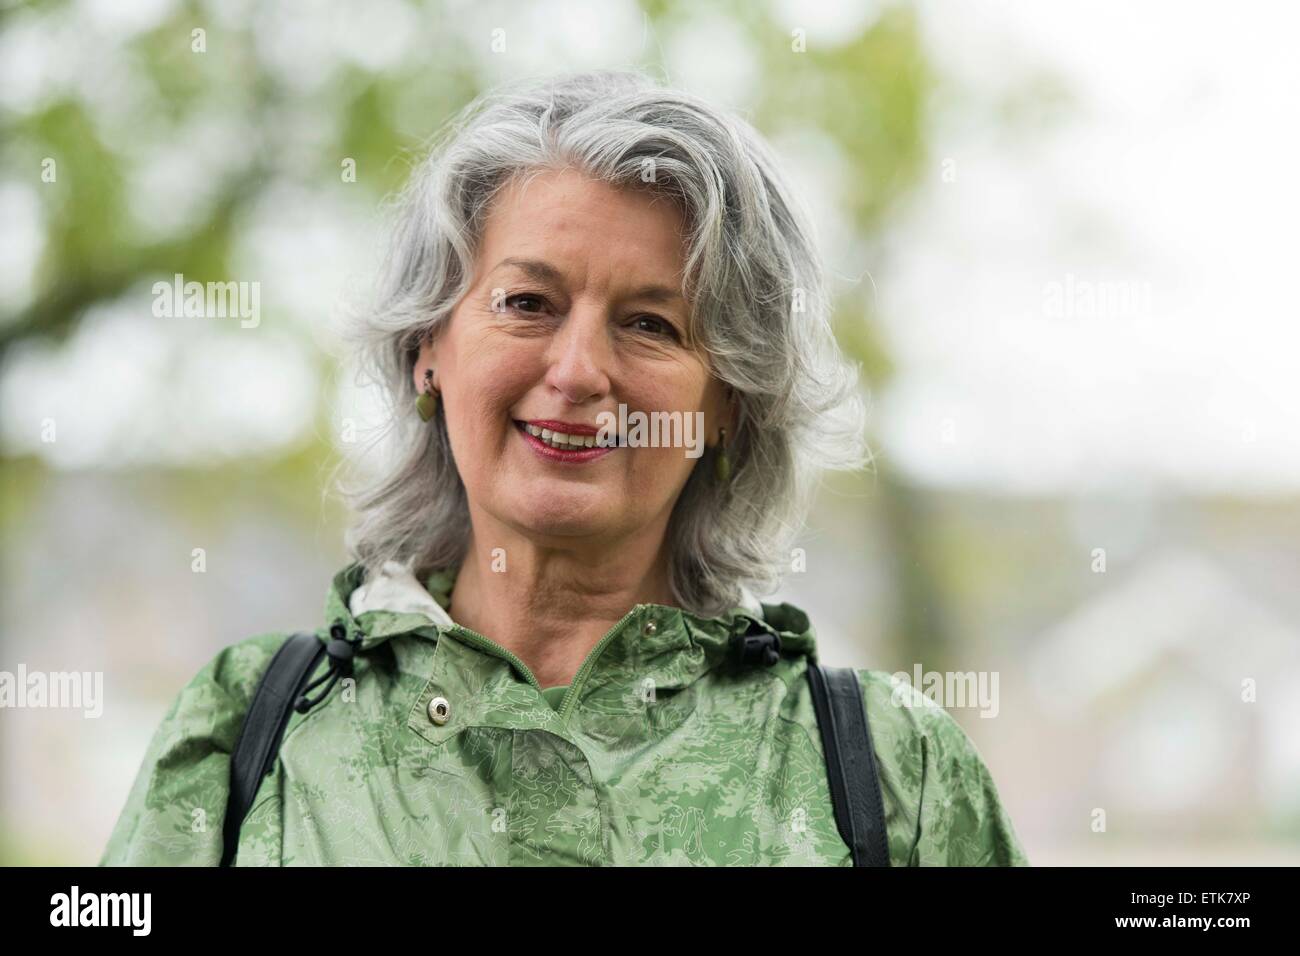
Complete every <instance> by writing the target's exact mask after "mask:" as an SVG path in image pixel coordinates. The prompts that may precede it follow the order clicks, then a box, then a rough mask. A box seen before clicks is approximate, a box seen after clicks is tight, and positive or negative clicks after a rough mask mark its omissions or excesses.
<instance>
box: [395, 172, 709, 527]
mask: <svg viewBox="0 0 1300 956" xmlns="http://www.w3.org/2000/svg"><path fill="white" fill-rule="evenodd" d="M682 230H683V219H682V216H681V213H680V211H679V210H678V209H677V207H676V206H675V204H673V203H671V202H669V201H666V200H664V199H662V198H659V199H656V198H654V197H651V196H650V195H647V194H645V193H641V192H636V191H632V190H629V189H621V188H618V187H614V186H610V185H607V184H605V183H601V182H597V181H595V180H592V179H590V178H588V177H587V176H585V175H583V174H582V173H579V172H577V171H575V170H572V169H565V170H548V171H545V172H542V173H539V174H536V175H534V176H533V177H532V178H531V179H527V178H525V179H524V180H519V179H517V180H514V181H513V182H512V183H511V184H510V185H509V186H507V187H506V188H505V189H504V190H503V191H502V192H501V193H500V194H499V195H498V198H497V199H496V201H495V202H494V204H493V206H492V208H491V209H490V211H489V214H488V218H487V220H486V222H485V226H484V232H483V236H482V241H481V243H480V248H479V253H478V258H477V260H476V262H475V267H474V277H473V280H472V285H471V287H470V289H469V291H468V292H467V293H466V294H465V296H464V297H463V298H462V299H461V300H460V302H459V303H457V305H456V307H455V310H454V311H453V313H452V315H451V318H450V321H449V322H448V323H447V324H446V325H445V326H444V327H443V329H442V330H441V332H440V334H438V335H437V337H436V338H435V339H434V340H433V341H432V342H426V343H425V344H424V346H423V347H422V349H421V353H420V357H419V361H418V362H417V363H416V367H415V371H414V374H415V379H416V388H417V390H423V385H424V374H425V370H426V369H427V368H433V369H434V379H433V381H434V385H435V387H437V388H438V389H439V390H440V392H441V399H440V401H441V404H442V408H443V411H444V414H445V416H446V420H447V428H448V433H449V436H450V439H451V447H452V453H453V455H454V457H455V460H456V466H457V469H458V470H459V472H460V476H461V479H462V480H463V481H464V483H465V488H466V492H467V495H468V498H469V502H470V507H471V512H472V513H473V512H485V513H486V514H488V515H490V516H491V517H492V518H494V519H496V520H497V521H499V522H502V523H504V524H505V525H508V526H510V527H511V528H514V529H515V530H517V531H519V532H520V533H523V534H527V535H529V536H530V537H534V538H537V539H547V538H551V539H555V538H573V537H579V536H582V537H587V538H589V539H592V540H600V541H604V542H607V543H615V542H617V541H618V540H620V539H623V538H626V537H628V536H630V535H632V534H635V533H637V532H646V531H652V530H653V529H654V528H655V527H656V526H657V527H658V528H659V530H660V533H662V529H663V528H664V527H666V525H667V520H668V517H669V515H670V513H671V511H672V507H673V504H674V503H675V502H676V500H677V497H678V495H679V494H680V492H681V490H682V488H683V486H684V485H685V484H686V480H687V478H688V477H689V476H690V473H691V470H692V469H693V468H694V467H695V465H696V464H697V463H698V461H699V458H698V457H692V455H698V454H699V452H700V451H702V449H703V447H704V445H705V444H706V443H707V444H708V445H714V444H716V442H717V434H718V428H719V426H726V427H728V434H734V431H733V430H732V428H731V424H732V423H731V421H730V420H729V417H726V418H724V417H723V416H724V415H728V416H729V414H730V411H731V409H730V405H729V403H728V402H727V401H726V392H725V390H724V388H723V386H722V384H721V383H720V382H719V381H718V380H717V379H715V378H714V377H713V376H712V375H711V374H710V371H709V369H708V367H707V363H706V359H705V358H704V357H703V356H702V355H701V354H699V353H697V352H696V350H695V349H694V348H693V347H691V346H690V345H688V343H687V339H686V330H687V323H688V320H689V317H690V312H689V306H688V304H687V302H686V301H685V300H683V298H682V296H681V286H682V269H683V263H684V249H683V232H682ZM620 404H623V405H625V406H626V409H625V415H627V416H628V419H627V421H628V422H629V425H630V423H631V422H632V421H635V420H636V418H637V415H636V413H638V412H640V413H645V415H646V419H647V420H652V419H653V416H651V415H650V414H649V413H651V412H678V413H680V414H679V416H678V418H679V420H680V421H682V422H683V423H684V424H686V427H688V428H691V429H694V428H695V426H696V425H697V423H698V421H699V418H698V416H697V415H696V414H695V413H697V412H701V413H703V434H698V433H695V434H692V433H691V432H686V433H685V434H686V435H690V436H691V441H692V443H693V445H694V448H692V447H689V446H683V444H682V443H681V437H682V433H681V432H675V433H674V436H673V437H675V438H676V439H677V440H678V444H677V446H676V447H663V446H662V445H660V447H644V446H637V447H626V446H624V447H614V448H604V449H602V448H599V447H593V448H591V449H584V451H582V452H572V451H556V450H553V449H551V448H549V447H547V446H545V445H544V444H543V443H542V441H541V440H539V439H537V438H534V437H532V436H530V434H529V433H528V431H527V430H526V428H525V427H524V425H525V424H526V423H534V427H541V426H540V425H537V424H536V423H541V422H557V423H563V424H565V425H569V426H572V428H571V429H570V431H569V432H566V433H565V434H569V435H573V434H575V433H576V432H578V431H580V428H579V426H587V428H588V430H590V431H593V432H594V431H595V430H596V429H597V428H599V427H600V426H601V425H602V424H603V423H604V419H599V418H597V415H598V414H599V413H602V412H608V413H612V414H613V415H615V416H617V415H618V413H619V405H620ZM688 420H689V421H688ZM548 427H549V426H548ZM550 430H551V431H552V432H555V431H562V429H561V428H559V427H557V428H552V429H550ZM620 430H621V428H620ZM629 430H630V428H629ZM648 435H649V433H647V436H648ZM663 439H664V436H661V441H662V440H663Z"/></svg>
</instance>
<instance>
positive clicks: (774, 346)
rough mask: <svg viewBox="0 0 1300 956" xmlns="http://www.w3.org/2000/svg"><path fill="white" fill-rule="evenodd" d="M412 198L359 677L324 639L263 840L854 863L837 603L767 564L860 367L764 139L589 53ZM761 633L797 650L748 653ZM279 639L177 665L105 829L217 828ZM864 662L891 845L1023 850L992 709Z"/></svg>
mask: <svg viewBox="0 0 1300 956" xmlns="http://www.w3.org/2000/svg"><path fill="white" fill-rule="evenodd" d="M399 208H400V220H399V225H398V227H397V229H396V230H395V242H394V248H393V252H392V256H391V268H390V269H389V270H388V272H387V277H386V279H385V284H384V285H383V287H382V295H381V297H380V300H379V301H378V302H377V303H376V305H375V307H374V308H373V309H370V310H368V311H367V312H366V313H365V316H364V319H362V320H361V322H360V327H359V336H358V339H357V341H358V345H359V349H358V352H359V354H361V355H362V356H364V357H365V359H366V360H367V362H368V367H369V368H370V369H371V370H372V372H373V374H374V377H375V379H376V380H377V381H378V383H380V384H381V385H382V386H383V388H384V389H385V392H386V394H387V395H388V396H389V397H390V398H391V399H392V403H391V407H390V412H391V419H392V429H391V434H390V438H391V439H392V447H393V449H394V453H393V454H392V455H391V456H390V457H388V458H386V459H384V461H385V464H384V466H383V470H382V472H381V473H380V474H379V475H378V477H377V478H376V479H374V480H373V484H372V485H370V486H369V487H366V488H362V489H361V490H360V491H359V492H358V493H357V494H356V497H355V499H354V501H355V508H356V512H357V515H358V520H357V523H356V525H355V527H354V528H353V530H352V533H351V535H350V541H349V544H350V548H351V551H352V553H353V555H354V557H355V561H354V563H353V564H352V565H350V566H349V567H347V568H345V569H344V570H343V571H341V572H340V573H339V574H338V575H337V576H336V577H335V579H334V582H333V586H332V588H331V589H330V590H329V593H328V597H327V602H326V617H325V623H324V626H323V627H322V628H321V630H320V631H319V632H318V633H319V634H320V635H322V636H324V635H326V633H327V632H329V633H332V634H333V636H334V637H335V638H336V641H339V643H336V645H335V646H337V647H343V646H344V643H343V642H346V644H347V647H348V649H346V650H345V655H344V656H349V655H350V658H349V660H348V662H347V664H348V666H347V667H346V668H335V670H337V671H339V673H345V674H349V673H350V677H348V679H345V680H343V681H342V682H341V683H340V685H339V687H338V689H333V685H334V683H335V681H334V680H333V679H330V680H329V681H327V682H326V681H325V674H326V673H329V671H326V670H325V669H324V667H323V666H322V668H321V669H320V670H318V671H317V673H316V681H315V686H316V687H317V688H319V687H320V686H321V684H322V682H325V683H324V686H323V690H317V691H316V692H315V693H314V696H313V697H312V698H311V699H310V701H309V702H307V703H308V705H309V706H307V707H306V708H305V709H306V712H305V713H295V714H294V715H293V716H292V717H291V719H290V722H289V723H288V726H287V730H286V733H285V735H284V739H283V744H282V745H281V748H280V751H279V757H278V760H276V761H275V762H274V763H273V765H272V769H271V772H270V773H269V775H267V776H266V777H265V778H264V779H263V780H262V781H261V784H260V787H259V789H257V791H256V798H255V799H254V800H253V801H252V804H251V809H250V811H249V813H248V815H247V817H246V818H245V819H244V822H243V825H242V828H240V830H239V831H238V853H237V856H236V858H235V862H236V863H238V864H242V865H258V864H262V865H266V864H343V863H347V864H391V863H409V864H509V865H516V864H589V865H591V864H643V863H652V864H701V863H703V864H741V865H744V864H826V865H847V864H848V863H849V862H850V851H849V848H848V847H847V846H846V844H845V842H844V841H843V840H842V839H841V837H840V835H839V832H838V831H837V827H836V822H835V819H834V815H833V812H832V804H831V798H830V789H829V785H828V782H827V770H826V764H825V762H824V759H823V753H822V745H821V738H820V736H819V733H818V724H817V719H816V716H815V713H814V708H813V702H812V699H811V696H810V693H809V687H808V682H807V681H806V680H805V671H806V669H807V668H808V666H809V662H810V660H811V659H812V658H813V656H814V651H815V643H814V633H813V629H812V627H811V625H810V624H809V621H808V618H807V616H806V615H805V614H804V613H803V612H802V611H801V610H799V609H798V608H795V607H793V606H791V605H790V604H788V603H782V604H770V603H764V602H760V601H758V600H757V599H756V598H755V596H754V595H755V592H756V591H757V592H758V593H770V592H771V591H772V590H774V588H775V586H776V585H777V584H778V582H779V580H780V573H781V570H782V568H783V567H784V566H785V563H786V561H788V560H789V556H790V544H791V541H792V538H793V535H794V534H795V533H796V532H797V530H798V528H799V526H800V524H801V522H802V519H803V517H804V515H805V514H806V511H807V508H808V505H809V496H810V493H811V491H812V488H813V486H814V482H815V481H816V479H817V476H818V473H819V471H820V470H821V469H824V468H827V467H857V466H860V465H861V464H862V463H863V460H864V456H865V451H864V447H863V444H862V434H863V428H862V418H863V403H862V402H861V400H860V397H859V391H858V388H857V382H856V369H855V368H854V367H853V366H852V365H850V364H848V363H847V362H846V361H845V360H844V358H843V357H842V355H841V354H840V353H839V351H838V350H837V348H836V346H835V341H834V338H833V336H832V334H831V331H830V326H829V322H828V312H827V306H826V301H825V297H824V294H823V287H822V280H821V278H820V274H819V266H818V261H817V257H816V255H815V252H814V248H813V244H812V242H811V239H810V233H809V229H808V226H807V224H806V220H805V217H804V215H803V214H802V213H801V212H800V210H799V208H798V207H797V205H796V204H795V202H794V201H793V199H792V197H791V195H790V193H789V191H788V189H787V187H786V186H785V184H784V182H783V179H782V176H781V174H780V173H779V171H778V169H777V166H776V164H775V162H774V161H773V158H772V154H771V153H770V152H769V150H768V148H767V147H766V146H765V145H764V144H763V143H762V142H761V141H760V139H759V138H758V136H757V134H756V133H754V131H753V130H752V129H751V128H750V127H749V126H748V125H746V124H745V123H744V122H742V121H740V120H738V119H736V118H734V117H731V116H728V115H725V114H723V113H721V112H718V111H716V110H714V109H712V108H711V107H709V106H708V105H706V104H705V103H702V102H700V101H699V100H696V99H694V98H692V97H688V96H685V95H683V94H680V93H677V92H672V91H668V90H664V89H661V88H658V87H656V86H655V85H654V84H653V83H652V82H650V81H649V80H647V79H645V78H643V77H640V76H637V75H632V74H611V73H597V74H586V75H581V76H576V77H569V78H565V79H561V80H556V81H551V82H549V83H544V84H541V85H536V86H523V87H517V88H511V89H507V90H505V91H504V92H499V93H497V94H496V95H493V96H490V97H487V98H485V99H484V100H482V101H480V102H478V103H475V104H473V105H472V106H471V108H470V109H469V110H467V112H466V113H465V114H464V115H463V116H462V117H461V118H460V119H459V120H458V121H457V122H456V123H453V124H451V126H450V127H449V135H448V136H447V137H445V138H444V139H443V140H442V141H441V142H440V143H439V144H437V146H436V147H435V149H434V151H433V153H432V155H431V157H430V158H429V160H428V162H427V163H426V164H424V166H423V167H421V168H420V169H419V170H418V171H417V172H416V174H415V175H414V177H413V179H412V182H411V184H410V186H409V187H408V189H407V191H406V192H405V194H404V197H403V202H402V204H401V205H400V207H399ZM647 419H649V420H650V421H651V422H652V426H647V425H646V420H647ZM656 421H657V422H658V423H659V425H662V426H665V427H653V422H656ZM668 425H671V426H672V427H666V426H668ZM706 459H707V460H706ZM742 632H743V633H749V634H759V635H767V636H770V637H772V638H773V639H772V642H771V644H770V647H771V648H773V649H774V650H773V651H772V652H770V653H767V654H765V655H763V656H762V657H761V659H759V660H757V661H755V660H745V659H744V658H743V655H742V657H741V658H737V656H736V655H735V653H734V648H735V644H734V643H733V637H734V636H736V635H737V634H740V633H742ZM776 638H779V642H778V641H777V640H776ZM285 639H286V635H284V634H267V635H263V636H259V637H255V638H252V639H250V640H246V641H244V642H242V643H240V644H237V645H235V646H233V647H230V648H227V649H226V650H225V651H223V652H222V653H221V654H219V655H218V656H217V657H216V658H215V659H214V660H213V661H212V662H211V663H210V664H209V665H208V666H207V667H205V668H204V669H203V670H202V671H201V672H200V673H199V674H198V676H197V677H196V678H195V679H194V681H193V682H192V683H191V684H190V685H189V686H188V687H187V688H186V689H185V690H183V691H182V692H181V694H180V696H179V698H178V699H177V700H176V702H175V704H174V705H173V706H172V708H171V710H170V711H169V712H168V714H167V716H166V718H165V719H164V721H163V723H162V725H161V727H160V728H159V729H158V731H157V733H156V735H155V737H154V740H153V742H152V744H151V746H150V750H149V753H148V754H147V756H146V758H145V761H144V765H143V767H142V768H141V771H140V774H139V777H138V779H137V781H136V783H135V786H134V789H133V790H132V792H131V795H130V797H129V800H128V803H127V806H126V809H125V810H124V811H123V813H122V816H121V819H120V821H119V822H118V825H117V828H116V830H115V831H114V833H113V835H112V838H111V840H110V842H109V845H108V848H107V851H106V853H105V855H104V858H103V861H102V862H103V863H106V864H163V863H167V864H171V863H201V864H215V863H217V862H218V861H219V860H220V859H221V855H222V854H221V850H222V838H221V829H222V827H221V822H220V821H221V820H222V818H223V815H224V813H225V809H226V804H227V802H228V795H229V776H230V762H231V761H230V753H231V750H232V747H233V745H234V743H235V740H236V737H237V735H238V734H239V732H240V727H241V724H242V721H243V715H244V713H245V712H246V710H247V709H248V707H249V701H250V698H251V696H252V694H253V691H254V688H255V687H256V685H257V683H258V680H259V677H260V676H261V674H262V673H263V672H264V671H265V670H266V668H267V665H268V661H269V660H270V658H271V656H272V655H273V653H274V652H275V651H276V649H277V648H278V647H280V646H281V645H282V644H283V643H284V642H285ZM351 649H355V654H352V653H351ZM778 649H779V650H778ZM337 676H338V674H337V673H335V674H334V677H337ZM858 677H859V679H860V681H861V690H862V696H863V702H864V705H865V707H866V712H867V714H868V717H869V721H870V725H871V730H872V734H873V736H874V741H875V751H876V754H877V761H878V764H879V774H880V788H881V791H882V794H883V799H884V811H885V830H886V836H887V844H888V853H889V856H890V859H891V862H892V864H894V865H908V864H912V865H916V864H922V865H925V864H930V865H933V864H976V863H978V864H1023V863H1025V862H1026V861H1025V858H1024V854H1023V853H1022V851H1021V849H1020V846H1019V844H1018V841H1017V839H1016V836H1015V833H1014V831H1013V829H1012V826H1011V823H1010V821H1009V820H1008V818H1007V816H1006V814H1005V813H1004V811H1003V809H1002V807H1001V805H1000V803H999V801H998V797H997V791H996V789H995V787H994V784H993V781H992V780H991V779H990V777H989V774H988V771H987V769H986V768H985V766H984V764H983V762H982V761H981V759H980V757H979V754H978V753H977V751H976V750H975V748H974V746H973V745H972V744H971V742H970V740H969V739H968V738H967V737H966V735H965V734H964V733H963V732H962V730H961V728H960V727H959V726H958V725H957V724H956V723H955V722H954V721H953V720H952V718H951V717H949V716H948V714H947V713H945V712H944V711H943V710H942V709H940V708H937V707H933V706H927V705H928V702H927V701H926V700H925V699H924V698H923V697H922V696H921V695H920V694H918V693H916V692H914V691H911V690H910V689H909V690H908V691H907V692H906V693H900V692H899V690H898V689H897V688H895V687H894V686H893V685H892V684H891V682H890V679H889V677H888V675H887V674H885V673H882V672H876V671H866V670H863V671H859V672H858Z"/></svg>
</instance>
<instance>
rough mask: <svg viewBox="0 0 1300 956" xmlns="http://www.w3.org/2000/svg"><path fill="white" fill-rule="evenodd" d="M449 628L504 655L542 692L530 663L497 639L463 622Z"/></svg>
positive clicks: (487, 649)
mask: <svg viewBox="0 0 1300 956" xmlns="http://www.w3.org/2000/svg"><path fill="white" fill-rule="evenodd" d="M449 630H450V632H451V633H453V634H455V635H456V636H457V637H460V638H464V639H465V641H466V643H468V644H471V645H473V646H474V647H477V648H478V649H479V650H480V651H487V652H488V653H489V654H495V655H496V656H497V657H504V658H505V659H506V660H507V661H509V662H510V663H511V664H513V665H514V666H515V667H516V668H518V669H519V670H520V671H522V672H523V675H524V676H525V677H527V678H528V683H530V684H532V685H533V687H535V688H536V689H537V693H539V694H540V693H541V692H542V685H541V684H539V683H538V682H537V678H536V677H535V676H534V675H533V672H532V670H531V669H530V668H529V667H528V665H527V664H525V663H524V662H523V661H521V660H520V659H519V658H518V657H517V656H515V655H514V654H512V653H510V652H509V651H508V650H506V649H505V648H504V647H502V646H501V645H500V644H498V643H497V642H496V641H494V640H492V639H491V638H490V637H484V636H483V635H482V634H480V633H479V632H478V631H471V630H470V629H469V628H468V627H465V626H464V625H463V624H452V626H451V628H450V629H449Z"/></svg>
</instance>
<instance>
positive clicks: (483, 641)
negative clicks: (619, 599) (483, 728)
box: [450, 604, 647, 721]
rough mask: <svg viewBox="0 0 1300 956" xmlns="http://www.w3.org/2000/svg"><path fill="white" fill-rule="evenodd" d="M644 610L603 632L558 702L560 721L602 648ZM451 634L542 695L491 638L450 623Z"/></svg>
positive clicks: (515, 660) (536, 684) (524, 669)
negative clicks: (502, 661) (503, 665)
mask: <svg viewBox="0 0 1300 956" xmlns="http://www.w3.org/2000/svg"><path fill="white" fill-rule="evenodd" d="M646 606H647V605H644V604H637V605H635V606H634V607H633V608H632V610H630V611H628V612H627V613H626V614H624V615H623V616H622V617H621V618H619V620H618V623H617V624H615V625H614V626H613V627H611V628H610V629H609V630H608V631H606V632H605V636H604V637H602V638H601V639H600V640H599V641H597V642H596V646H595V647H593V648H592V649H591V650H590V651H588V652H587V656H586V658H585V659H584V660H583V662H582V666H581V667H579V668H578V673H576V674H574V675H573V680H572V681H570V682H569V689H568V690H566V691H565V692H564V697H563V699H561V701H560V709H559V711H557V714H558V715H559V718H560V720H562V721H567V720H568V719H569V715H570V714H571V713H572V712H573V708H574V706H575V705H576V702H577V700H578V695H577V694H576V693H574V690H575V689H576V688H579V687H580V686H581V685H582V682H583V681H585V680H586V679H587V675H588V674H590V673H591V669H592V667H594V666H595V664H596V658H598V657H599V656H600V652H601V651H603V650H604V649H605V645H606V644H608V643H609V641H610V639H611V638H612V637H613V636H614V635H615V634H616V633H618V631H619V629H620V628H621V627H622V626H623V625H624V624H626V623H627V622H628V621H629V620H631V619H632V617H633V615H635V614H636V612H637V611H639V610H640V609H641V608H642V607H646ZM450 631H451V633H454V634H455V635H456V636H457V637H461V638H464V639H465V640H466V641H467V643H469V644H472V645H473V646H475V647H477V648H478V649H479V650H481V651H487V652H488V653H489V654H495V655H496V656H497V657H501V658H504V659H505V660H507V661H509V662H510V663H511V664H512V665H514V667H516V668H517V669H518V670H519V671H520V673H522V674H523V675H524V677H526V678H528V683H529V684H531V685H532V686H533V688H534V689H535V690H536V691H537V693H538V694H541V693H542V685H541V684H540V683H539V682H538V680H537V677H536V675H534V674H533V672H532V669H531V668H529V666H528V665H527V664H525V663H524V662H523V661H522V660H520V659H519V657H518V656H517V655H515V654H512V653H511V652H510V651H508V650H506V649H505V648H504V647H502V646H501V645H500V644H498V643H497V642H496V641H494V640H492V639H491V638H490V637H484V636H483V635H482V634H480V633H479V632H478V631H471V630H470V629H469V628H468V627H465V626H464V625H462V624H454V623H453V625H452V627H451V628H450ZM543 696H544V695H543Z"/></svg>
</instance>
